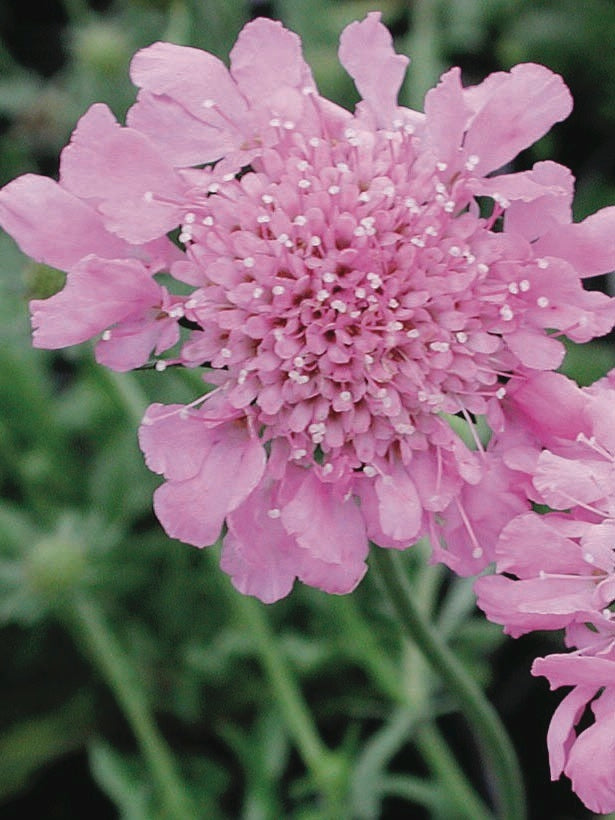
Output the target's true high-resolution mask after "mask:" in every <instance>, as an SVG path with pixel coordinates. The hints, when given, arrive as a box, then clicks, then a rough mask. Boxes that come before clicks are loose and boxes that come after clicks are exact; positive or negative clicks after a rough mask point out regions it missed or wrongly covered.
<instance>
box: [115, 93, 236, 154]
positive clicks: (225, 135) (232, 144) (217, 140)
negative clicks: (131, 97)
mask: <svg viewBox="0 0 615 820" xmlns="http://www.w3.org/2000/svg"><path fill="white" fill-rule="evenodd" d="M126 124H127V125H129V126H130V127H131V128H134V129H135V130H137V131H140V132H141V133H142V134H146V135H147V137H149V139H150V140H151V141H152V143H153V144H154V145H155V146H156V148H157V149H158V151H159V152H160V154H161V155H162V156H163V157H164V158H165V160H166V161H167V162H168V163H169V165H170V166H171V167H173V168H183V167H190V166H192V165H201V164H203V163H206V162H213V161H215V160H217V159H219V158H220V157H223V156H226V155H227V154H228V153H230V152H231V151H236V150H238V149H239V147H240V145H241V141H242V137H241V134H239V133H238V132H237V131H236V130H235V129H231V128H230V127H229V128H221V127H214V126H213V125H211V124H209V123H207V122H203V120H202V119H200V118H198V117H196V116H195V115H194V114H191V113H190V111H187V110H186V108H185V107H184V106H183V105H182V104H181V102H179V101H178V100H175V99H174V98H173V97H168V96H165V95H162V96H156V95H154V94H150V93H149V92H147V91H141V92H140V93H139V96H138V97H137V102H136V103H135V104H134V105H133V106H132V108H130V109H129V111H128V113H127V115H126Z"/></svg>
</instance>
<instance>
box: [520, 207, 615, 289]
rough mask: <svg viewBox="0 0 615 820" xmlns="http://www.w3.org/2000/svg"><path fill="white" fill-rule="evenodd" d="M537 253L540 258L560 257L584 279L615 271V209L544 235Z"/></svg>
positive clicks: (603, 209)
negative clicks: (584, 277)
mask: <svg viewBox="0 0 615 820" xmlns="http://www.w3.org/2000/svg"><path fill="white" fill-rule="evenodd" d="M534 250H535V252H536V254H538V255H540V256H559V257H561V258H562V259H565V260H566V261H568V262H570V264H571V265H572V266H573V267H574V268H575V270H576V271H577V272H578V273H579V274H580V275H581V276H596V275H597V274H601V273H609V272H610V271H612V270H614V269H615V206H611V207H609V208H602V210H600V211H597V212H596V213H595V214H591V216H588V217H587V219H584V220H583V221H582V222H578V223H574V224H571V225H561V226H558V227H555V228H553V229H552V230H550V231H549V232H548V233H547V234H545V235H544V236H542V237H541V238H540V239H539V240H538V241H537V242H536V244H535V246H534Z"/></svg>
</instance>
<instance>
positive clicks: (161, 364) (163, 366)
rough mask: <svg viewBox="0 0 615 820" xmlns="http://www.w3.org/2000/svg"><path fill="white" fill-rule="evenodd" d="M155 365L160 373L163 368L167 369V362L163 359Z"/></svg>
mask: <svg viewBox="0 0 615 820" xmlns="http://www.w3.org/2000/svg"><path fill="white" fill-rule="evenodd" d="M154 367H155V369H156V370H157V371H158V372H159V373H162V371H163V370H166V369H167V363H166V362H164V361H162V359H159V360H158V361H157V362H156V364H155V365H154Z"/></svg>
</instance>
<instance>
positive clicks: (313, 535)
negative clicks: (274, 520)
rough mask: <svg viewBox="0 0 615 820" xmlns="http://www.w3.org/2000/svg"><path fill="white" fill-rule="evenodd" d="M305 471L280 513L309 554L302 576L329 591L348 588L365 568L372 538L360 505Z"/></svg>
mask: <svg viewBox="0 0 615 820" xmlns="http://www.w3.org/2000/svg"><path fill="white" fill-rule="evenodd" d="M304 472H305V477H301V479H300V482H299V484H298V486H297V488H296V491H295V493H294V495H293V497H292V498H291V499H290V501H288V502H287V503H285V504H284V505H283V506H282V511H281V519H282V524H283V525H284V527H285V529H286V530H287V532H289V533H290V534H292V535H294V536H295V537H296V539H297V543H298V544H299V546H300V547H301V548H302V549H303V550H305V553H306V554H305V556H304V561H303V564H302V568H301V571H300V572H299V573H298V575H299V577H300V578H301V580H303V581H304V582H305V583H308V584H311V585H313V586H319V587H320V588H322V589H324V590H325V591H327V592H338V593H339V592H349V591H350V590H351V589H353V588H354V587H355V586H356V585H357V584H358V582H359V581H360V579H361V578H362V577H363V574H364V573H365V571H366V565H365V558H366V557H367V551H368V541H367V534H366V532H365V524H364V522H363V518H362V516H361V512H360V509H359V507H358V505H357V503H356V502H355V501H354V499H352V498H347V499H343V498H340V497H339V491H338V490H336V488H335V486H334V485H332V484H326V483H323V482H322V481H320V479H319V478H318V477H317V476H316V475H315V474H314V473H312V472H307V471H304ZM327 565H329V570H330V572H328V571H327Z"/></svg>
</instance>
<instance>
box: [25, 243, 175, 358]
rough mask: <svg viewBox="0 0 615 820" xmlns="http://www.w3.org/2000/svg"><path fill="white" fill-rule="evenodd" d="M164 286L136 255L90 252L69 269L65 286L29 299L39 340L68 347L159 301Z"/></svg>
mask: <svg viewBox="0 0 615 820" xmlns="http://www.w3.org/2000/svg"><path fill="white" fill-rule="evenodd" d="M160 294H161V290H160V286H159V285H158V284H156V282H154V280H153V279H152V277H151V274H150V272H149V271H148V270H147V268H146V267H145V266H144V265H143V264H142V263H141V262H138V261H137V260H136V259H100V258H99V257H97V256H88V257H86V258H85V259H83V260H82V261H81V262H79V263H78V264H77V265H76V266H75V267H74V268H73V270H72V271H71V272H70V273H69V274H68V277H67V280H66V285H65V286H64V289H63V290H61V291H60V292H59V293H56V294H55V296H52V297H51V298H50V299H34V300H32V301H31V302H30V310H31V313H32V327H33V329H34V345H35V346H36V347H44V348H58V347H67V346H68V345H74V344H78V343H79V342H84V341H86V339H91V338H92V337H93V336H96V335H97V334H98V333H100V332H101V331H103V330H105V328H108V327H109V326H110V325H113V324H115V322H119V321H121V320H122V319H125V318H126V317H128V316H131V315H132V314H134V313H141V312H143V311H144V310H146V309H147V308H149V307H151V306H153V305H156V304H160V298H161V297H160Z"/></svg>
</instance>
